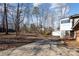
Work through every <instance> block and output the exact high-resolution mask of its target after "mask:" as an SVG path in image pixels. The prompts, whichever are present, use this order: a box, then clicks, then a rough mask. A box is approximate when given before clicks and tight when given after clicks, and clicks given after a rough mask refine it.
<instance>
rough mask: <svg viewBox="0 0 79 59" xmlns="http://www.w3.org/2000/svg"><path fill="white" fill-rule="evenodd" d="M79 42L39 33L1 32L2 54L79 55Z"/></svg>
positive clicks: (0, 49)
mask: <svg viewBox="0 0 79 59" xmlns="http://www.w3.org/2000/svg"><path fill="white" fill-rule="evenodd" d="M75 46H76V47H75ZM78 46H79V44H78V43H76V41H65V43H64V42H63V41H61V40H57V38H53V37H51V36H49V37H43V36H41V35H37V34H29V33H28V34H22V35H19V36H17V37H16V35H15V34H12V35H11V34H10V35H2V34H0V55H1V56H54V55H55V56H58V55H61V56H76V55H77V56H79V48H78Z"/></svg>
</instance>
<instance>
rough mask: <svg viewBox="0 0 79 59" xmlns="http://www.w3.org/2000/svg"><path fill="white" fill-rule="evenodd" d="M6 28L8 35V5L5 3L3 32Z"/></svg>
mask: <svg viewBox="0 0 79 59" xmlns="http://www.w3.org/2000/svg"><path fill="white" fill-rule="evenodd" d="M4 28H5V34H8V20H7V4H6V3H4V15H3V30H4Z"/></svg>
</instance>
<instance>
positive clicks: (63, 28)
mask: <svg viewBox="0 0 79 59" xmlns="http://www.w3.org/2000/svg"><path fill="white" fill-rule="evenodd" d="M70 31H72V20H70V18H63V19H61V20H60V33H61V34H60V37H69V36H70Z"/></svg>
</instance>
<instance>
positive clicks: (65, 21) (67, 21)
mask: <svg viewBox="0 0 79 59" xmlns="http://www.w3.org/2000/svg"><path fill="white" fill-rule="evenodd" d="M69 22H70V20H62V21H61V24H62V23H69Z"/></svg>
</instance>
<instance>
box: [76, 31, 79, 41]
mask: <svg viewBox="0 0 79 59" xmlns="http://www.w3.org/2000/svg"><path fill="white" fill-rule="evenodd" d="M76 40H77V41H78V42H79V30H77V31H76Z"/></svg>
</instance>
